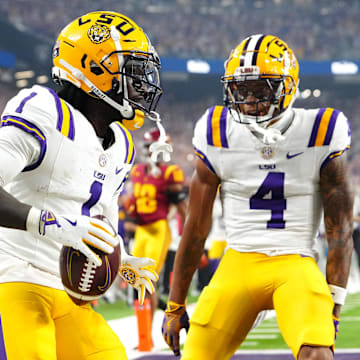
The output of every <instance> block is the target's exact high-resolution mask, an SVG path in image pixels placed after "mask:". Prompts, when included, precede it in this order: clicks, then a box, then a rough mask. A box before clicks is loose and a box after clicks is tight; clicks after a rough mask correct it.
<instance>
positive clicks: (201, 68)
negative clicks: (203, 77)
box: [186, 60, 210, 74]
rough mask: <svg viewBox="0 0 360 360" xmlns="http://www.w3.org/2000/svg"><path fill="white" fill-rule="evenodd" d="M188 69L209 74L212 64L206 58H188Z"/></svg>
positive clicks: (191, 71)
mask: <svg viewBox="0 0 360 360" xmlns="http://www.w3.org/2000/svg"><path fill="white" fill-rule="evenodd" d="M186 69H187V71H188V72H189V73H195V74H208V73H209V72H210V64H209V63H207V62H206V61H204V60H188V61H187V62H186Z"/></svg>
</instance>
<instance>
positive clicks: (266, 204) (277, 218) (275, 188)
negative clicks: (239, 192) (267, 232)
mask: <svg viewBox="0 0 360 360" xmlns="http://www.w3.org/2000/svg"><path fill="white" fill-rule="evenodd" d="M284 180H285V173H282V172H269V173H268V174H267V176H266V178H265V180H264V181H263V183H262V184H261V185H260V187H259V189H258V191H257V192H256V193H255V194H254V195H253V196H252V197H251V198H250V209H255V210H270V211H271V219H270V220H269V221H268V222H267V225H266V227H267V228H268V229H284V228H285V221H284V210H285V209H286V199H285V198H284ZM270 192H271V197H266V195H267V194H269V193H270ZM265 197H266V198H265Z"/></svg>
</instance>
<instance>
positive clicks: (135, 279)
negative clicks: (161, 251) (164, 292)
mask: <svg viewBox="0 0 360 360" xmlns="http://www.w3.org/2000/svg"><path fill="white" fill-rule="evenodd" d="M154 265H155V261H154V260H153V259H150V258H138V257H135V256H131V255H129V254H127V253H126V251H125V249H124V248H123V247H122V249H121V264H120V268H119V274H120V276H121V277H122V279H123V280H125V281H126V282H127V283H128V284H130V285H131V286H132V287H133V288H134V289H136V290H137V292H138V300H139V304H140V305H142V304H143V303H144V299H145V292H146V290H147V291H148V292H149V293H150V294H152V293H153V292H154V291H155V288H154V285H153V283H152V282H156V281H158V280H159V276H158V274H157V273H156V271H155V270H153V269H152V268H151V267H152V266H154Z"/></svg>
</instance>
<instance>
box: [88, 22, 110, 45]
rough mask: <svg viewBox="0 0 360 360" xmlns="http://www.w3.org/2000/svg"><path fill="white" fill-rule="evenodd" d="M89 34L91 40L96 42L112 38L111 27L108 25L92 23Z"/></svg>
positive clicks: (99, 42)
mask: <svg viewBox="0 0 360 360" xmlns="http://www.w3.org/2000/svg"><path fill="white" fill-rule="evenodd" d="M87 34H88V37H89V39H90V41H91V42H93V43H94V44H101V43H103V42H104V41H106V40H108V39H110V29H109V28H108V27H107V26H106V25H100V24H95V25H92V26H91V28H90V29H89V30H88V33H87Z"/></svg>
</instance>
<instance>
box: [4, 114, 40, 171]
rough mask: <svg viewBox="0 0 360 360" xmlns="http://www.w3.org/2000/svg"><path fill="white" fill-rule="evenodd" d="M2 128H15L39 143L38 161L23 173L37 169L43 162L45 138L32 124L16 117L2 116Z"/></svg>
mask: <svg viewBox="0 0 360 360" xmlns="http://www.w3.org/2000/svg"><path fill="white" fill-rule="evenodd" d="M2 126H15V127H17V128H19V129H22V130H24V131H25V132H27V133H28V134H30V135H32V136H34V137H35V138H36V139H37V140H38V141H39V143H40V156H39V159H38V160H37V161H36V162H35V163H34V164H32V165H29V166H27V167H25V168H24V170H23V171H30V170H33V169H35V168H37V167H38V166H39V165H40V164H41V162H42V161H43V159H44V156H45V152H46V137H45V135H44V134H43V133H42V131H41V130H40V129H38V128H37V127H36V126H35V125H33V124H32V123H30V122H28V121H27V120H25V119H23V118H21V117H18V116H11V115H7V116H4V117H3V118H2V119H1V123H0V127H2Z"/></svg>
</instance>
